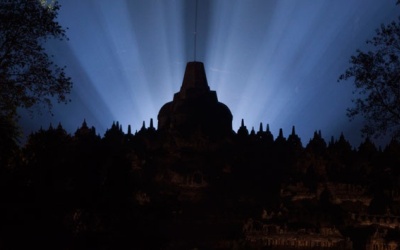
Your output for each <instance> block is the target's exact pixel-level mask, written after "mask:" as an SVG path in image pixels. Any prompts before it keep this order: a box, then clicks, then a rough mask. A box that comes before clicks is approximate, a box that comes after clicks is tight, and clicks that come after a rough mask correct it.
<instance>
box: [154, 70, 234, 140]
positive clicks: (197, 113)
mask: <svg viewBox="0 0 400 250" xmlns="http://www.w3.org/2000/svg"><path fill="white" fill-rule="evenodd" d="M158 130H159V131H160V132H161V133H166V134H170V135H175V136H182V137H186V138H188V137H190V136H193V135H201V136H203V137H204V136H206V137H208V138H211V139H216V138H223V137H225V136H228V135H231V134H232V133H233V131H232V113H231V111H230V110H229V108H228V107H227V106H226V105H225V104H223V103H221V102H218V98H217V93H216V91H212V90H210V87H209V86H208V82H207V77H206V72H205V70H204V65H203V63H202V62H188V63H187V65H186V70H185V75H184V78H183V82H182V86H181V89H180V91H179V92H177V93H175V94H174V98H173V100H172V101H171V102H168V103H166V104H164V106H163V107H162V108H161V109H160V112H159V113H158Z"/></svg>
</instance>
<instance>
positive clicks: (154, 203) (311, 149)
mask: <svg viewBox="0 0 400 250" xmlns="http://www.w3.org/2000/svg"><path fill="white" fill-rule="evenodd" d="M12 152H13V153H12V154H11V156H10V155H9V156H8V157H7V161H6V162H4V164H3V165H2V166H1V169H0V171H1V172H0V173H1V175H0V185H1V191H0V195H1V203H0V209H1V211H0V230H1V234H0V235H1V236H0V248H2V249H15V248H19V247H21V248H22V247H27V246H31V245H39V246H42V248H46V247H48V248H53V249H79V248H81V249H88V248H96V249H110V248H112V249H118V248H120V247H122V246H131V247H136V248H139V249H149V248H162V247H166V246H171V244H172V243H171V242H170V241H171V239H175V238H178V236H177V235H175V234H174V233H173V231H174V230H172V229H171V228H174V227H176V228H178V229H176V230H178V231H179V228H181V229H182V228H185V226H182V225H184V224H185V223H195V224H196V223H200V222H198V221H211V220H212V218H214V217H213V216H215V217H218V218H220V220H221V218H227V220H228V219H229V220H230V221H231V224H229V225H230V226H229V227H227V228H229V229H227V233H226V235H222V236H221V237H228V238H229V237H231V238H235V237H236V238H240V236H241V224H240V223H241V221H242V220H243V219H245V218H246V217H248V216H256V215H257V214H258V213H259V211H260V210H261V209H262V208H268V209H277V208H278V207H279V206H280V205H281V203H282V198H281V194H280V192H281V188H282V185H284V184H289V183H297V182H302V183H304V186H306V187H307V188H309V189H310V190H315V189H316V188H317V186H318V184H319V183H326V182H340V183H351V184H360V185H363V186H367V187H368V190H369V192H370V193H371V195H373V196H374V197H376V198H375V200H373V202H371V206H370V209H371V212H373V213H384V212H385V210H386V209H387V208H388V207H390V203H391V200H390V197H387V196H385V195H384V194H385V192H386V190H388V189H398V188H399V177H400V144H399V143H398V142H397V141H394V140H393V141H392V142H391V143H390V144H389V145H387V146H386V147H385V148H384V149H383V150H381V149H377V147H376V146H375V145H374V144H373V143H372V142H371V141H370V140H369V139H366V140H365V141H364V142H363V143H362V144H361V145H360V146H359V147H358V148H357V149H353V148H352V147H351V145H350V143H349V142H348V141H347V140H346V139H345V138H344V136H343V135H341V136H340V138H339V139H337V140H335V139H333V138H332V140H331V141H329V142H328V143H327V142H325V140H324V139H323V138H322V135H321V132H315V133H314V136H313V138H312V139H311V140H310V141H309V142H308V143H307V144H305V145H303V143H302V142H301V139H300V138H299V137H298V136H297V135H296V133H295V129H294V128H293V130H292V132H291V133H290V134H289V135H288V136H287V138H286V137H285V136H284V134H283V131H282V130H281V131H280V133H279V135H278V136H277V137H276V138H274V136H273V135H272V133H271V132H270V131H269V128H268V127H267V129H266V130H263V127H262V125H260V129H259V131H258V132H255V131H254V130H252V131H250V132H249V131H248V130H247V128H246V127H245V126H244V124H243V123H242V126H241V127H240V128H239V130H238V131H237V133H234V132H232V134H231V135H230V136H227V137H226V138H219V139H218V140H211V139H208V138H205V137H204V136H202V135H201V134H198V135H193V137H192V138H189V139H188V138H181V137H180V136H179V135H170V134H161V133H159V132H158V131H157V130H156V129H155V128H154V127H153V124H152V122H151V124H150V127H146V126H145V124H143V127H142V128H141V130H139V131H138V132H136V133H134V134H133V133H132V132H131V128H130V127H129V129H128V132H127V133H124V132H123V131H122V128H121V125H120V124H119V123H118V122H117V123H113V124H112V126H111V128H110V129H108V130H107V131H106V133H105V134H104V136H103V137H101V136H99V135H98V134H97V133H96V130H95V128H94V127H88V125H87V124H86V122H83V124H82V125H81V127H80V128H79V129H77V131H76V132H75V133H74V134H72V135H71V134H68V133H67V132H66V131H65V130H64V129H63V127H62V126H61V125H58V126H57V127H52V126H50V127H49V128H48V129H47V130H43V129H40V130H39V131H37V132H35V133H33V134H31V135H30V136H29V138H28V141H27V143H26V145H24V146H23V147H21V148H19V149H15V150H13V151H12ZM9 154H10V153H9ZM179 178H180V179H179ZM329 195H330V194H329V193H324V194H323V195H322V194H321V197H322V198H320V202H321V205H319V208H321V209H324V210H327V211H328V210H329V211H333V212H332V213H336V214H338V215H337V216H341V215H340V213H339V212H337V209H336V207H332V206H331V205H330V203H329V197H330V196H329ZM335 209H336V210H335ZM182 211H184V212H182ZM204 211H207V212H204ZM196 216H197V217H196ZM193 218H197V219H193ZM193 220H195V222H194V221H193ZM197 220H198V221H197ZM189 221H190V222H189ZM210 223H211V222H208V224H207V223H206V224H205V225H203V224H201V225H197V224H196V227H198V228H200V229H198V230H200V232H203V233H204V232H205V231H210V229H209V225H210ZM232 225H235V226H232ZM203 226H204V227H205V228H208V230H207V229H201V228H202V227H203ZM236 226H237V227H236ZM201 230H204V231H201ZM181 233H182V232H181ZM191 233H192V234H196V233H199V232H197V231H193V232H191ZM209 233H210V235H211V233H213V234H215V232H212V230H211V231H210V232H209ZM188 234H190V233H188ZM217 235H218V234H217ZM187 237H188V238H190V237H191V236H190V235H189V236H187ZM198 244H200V245H201V244H202V243H200V242H199V243H198ZM182 247H184V246H182ZM172 248H174V247H172Z"/></svg>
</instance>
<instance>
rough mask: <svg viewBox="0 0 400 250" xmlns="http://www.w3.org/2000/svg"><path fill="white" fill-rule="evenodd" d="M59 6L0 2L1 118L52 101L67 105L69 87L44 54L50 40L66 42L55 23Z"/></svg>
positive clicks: (26, 1)
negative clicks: (18, 110) (45, 46)
mask: <svg viewBox="0 0 400 250" xmlns="http://www.w3.org/2000/svg"><path fill="white" fill-rule="evenodd" d="M59 8H60V5H59V4H58V2H57V1H54V2H52V3H51V4H48V3H47V1H46V0H40V1H39V0H12V1H7V0H0V115H2V116H5V117H11V118H16V113H17V109H18V108H31V107H32V106H34V105H37V104H39V105H43V106H45V107H47V108H49V109H51V107H52V104H51V103H52V100H57V101H59V102H68V99H67V95H68V94H69V92H70V90H71V87H72V83H71V79H70V78H69V77H68V76H67V75H66V73H65V68H64V67H60V66H58V65H56V64H55V63H54V62H53V61H52V58H51V56H50V55H48V53H47V52H46V50H45V48H44V44H45V42H46V41H48V40H49V39H60V40H63V39H66V35H65V30H64V29H63V28H62V27H61V25H60V24H59V23H58V22H57V21H56V19H57V15H58V10H59Z"/></svg>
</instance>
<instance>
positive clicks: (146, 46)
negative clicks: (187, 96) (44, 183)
mask: <svg viewBox="0 0 400 250" xmlns="http://www.w3.org/2000/svg"><path fill="white" fill-rule="evenodd" d="M59 2H60V3H61V5H62V7H61V9H60V12H59V22H60V23H61V25H63V26H64V27H68V30H67V35H68V37H69V39H70V40H69V41H63V42H60V41H54V42H50V43H49V44H48V45H47V49H48V51H49V53H50V54H53V55H54V59H55V61H56V62H57V63H58V64H60V65H65V66H66V67H67V73H68V74H69V75H70V76H71V77H72V80H73V82H74V87H73V91H72V93H71V96H70V97H71V103H69V104H68V105H64V104H60V105H54V109H53V113H54V115H53V116H51V115H50V114H47V113H43V114H42V115H38V114H36V113H35V114H34V117H33V118H32V117H30V116H29V115H26V114H24V113H22V117H21V124H22V125H23V127H24V131H25V134H29V133H30V132H32V131H35V130H37V129H39V128H40V127H44V128H47V127H48V126H49V124H50V123H52V124H53V125H57V124H58V123H59V122H61V124H62V125H63V126H64V128H66V129H67V131H68V132H69V133H74V132H75V130H76V129H77V128H78V127H79V126H80V125H81V124H82V121H83V119H86V121H87V123H88V125H90V126H95V127H96V129H97V132H98V133H99V134H100V135H103V134H104V132H105V130H106V129H107V128H110V127H111V124H112V123H113V121H119V122H120V124H122V126H123V129H124V130H125V131H126V130H127V126H128V125H129V124H130V125H131V126H132V129H133V131H134V130H139V129H140V127H141V124H142V122H143V121H145V122H146V124H147V125H148V124H149V120H150V118H153V119H154V120H155V124H156V121H157V114H158V111H159V109H160V108H161V106H162V105H163V104H164V103H166V102H168V101H171V100H172V97H173V94H174V93H175V92H177V91H179V88H180V85H181V83H182V79H183V73H184V69H185V65H186V63H187V62H188V61H193V60H195V59H196V60H197V61H202V62H204V65H205V69H206V73H207V77H208V83H209V85H210V88H211V89H212V90H216V91H217V94H218V98H219V101H220V102H223V103H225V104H226V105H228V107H229V108H230V109H231V112H232V114H233V128H234V130H235V131H236V130H237V129H238V128H239V126H240V121H241V119H242V118H243V119H244V121H245V125H246V126H247V127H248V128H249V129H251V127H253V126H254V128H255V129H256V130H258V127H259V124H260V122H262V123H263V124H264V127H265V125H266V124H269V126H270V128H271V131H272V133H273V134H274V135H275V136H277V135H278V131H279V129H280V128H282V129H283V132H284V135H285V136H286V137H287V136H288V135H289V133H290V132H291V128H292V126H293V125H294V126H296V132H297V133H298V134H299V136H300V137H301V139H302V142H303V145H305V144H306V143H307V142H308V141H309V139H310V138H311V137H312V136H313V133H314V131H315V130H321V131H322V135H323V136H324V137H325V138H326V139H327V140H329V138H330V137H331V136H334V137H335V138H338V137H339V135H340V133H341V132H343V133H344V135H345V137H346V138H347V139H348V140H350V141H351V142H352V144H353V145H355V146H357V145H358V144H359V143H360V142H361V136H360V133H359V129H360V126H361V124H362V122H363V121H362V119H358V120H356V121H353V122H349V120H348V118H347V117H346V108H347V107H349V106H350V105H351V98H352V90H353V85H352V83H351V82H340V83H338V82H337V79H338V77H339V75H340V74H341V73H343V72H344V70H345V69H346V68H347V67H348V66H349V63H348V62H349V59H350V56H351V55H352V54H354V53H355V51H356V49H363V50H364V49H367V47H366V44H365V40H366V39H368V38H371V37H372V36H373V35H374V34H375V29H376V28H378V27H379V26H380V24H381V23H388V22H391V21H393V20H396V19H397V17H398V13H399V10H400V7H399V6H396V5H395V0H380V1H377V0H301V1H295V0H198V10H197V13H198V14H197V16H198V19H197V20H198V23H197V43H196V44H197V46H196V58H194V26H195V24H194V20H195V0H113V1H109V0H84V1H82V0H60V1H59Z"/></svg>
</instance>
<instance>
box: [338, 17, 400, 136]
mask: <svg viewBox="0 0 400 250" xmlns="http://www.w3.org/2000/svg"><path fill="white" fill-rule="evenodd" d="M367 44H368V45H371V46H372V47H373V50H371V51H368V52H363V51H361V50H357V52H356V55H354V56H352V57H351V59H350V64H351V66H350V67H349V68H348V69H347V70H346V71H345V73H344V74H342V75H341V76H340V77H339V81H341V80H348V79H350V78H354V84H355V87H356V90H355V91H354V94H355V98H354V99H353V103H354V106H353V107H352V108H349V109H348V110H347V115H348V116H349V117H350V118H354V117H355V116H357V115H362V116H363V117H364V118H365V120H366V124H365V125H364V127H363V129H362V132H363V134H364V135H367V136H370V135H375V136H381V135H385V134H391V135H392V136H394V137H399V136H400V60H399V56H400V21H398V22H392V23H390V24H388V25H384V24H382V25H381V27H380V28H379V29H377V30H376V35H375V36H374V37H373V38H372V39H371V40H367Z"/></svg>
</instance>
